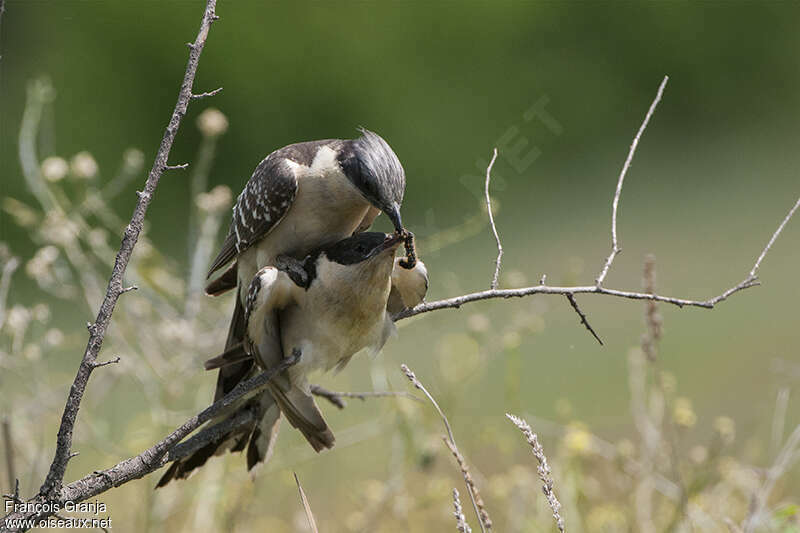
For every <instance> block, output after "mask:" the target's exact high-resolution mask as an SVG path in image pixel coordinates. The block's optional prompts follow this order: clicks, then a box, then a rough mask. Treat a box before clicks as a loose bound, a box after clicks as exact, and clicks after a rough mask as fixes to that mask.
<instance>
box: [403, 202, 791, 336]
mask: <svg viewBox="0 0 800 533" xmlns="http://www.w3.org/2000/svg"><path fill="white" fill-rule="evenodd" d="M798 207H800V198H798V200H797V202H796V203H795V204H794V206H793V207H792V208H791V209H790V210H789V213H788V214H787V215H786V217H784V219H783V221H782V222H781V223H780V225H779V226H778V229H777V230H775V233H773V234H772V237H771V238H770V240H769V242H768V243H767V246H766V247H764V250H763V251H762V252H761V255H759V257H758V260H756V264H755V265H754V266H753V269H752V270H751V271H750V272H749V273H748V275H747V277H746V278H745V279H744V280H742V281H741V282H740V283H739V284H737V285H734V286H733V287H731V288H729V289H727V290H726V291H724V292H722V293H721V294H719V295H717V296H714V297H713V298H709V299H708V300H689V299H685V298H675V297H672V296H662V295H659V294H654V293H650V292H635V291H621V290H617V289H607V288H605V287H603V286H600V285H586V286H574V287H554V286H550V285H545V284H544V283H541V282H540V284H539V285H536V286H532V287H521V288H518V289H490V290H487V291H480V292H473V293H469V294H463V295H461V296H455V297H453V298H446V299H444V300H436V301H433V302H423V303H421V304H419V305H418V306H416V307H414V308H413V309H408V310H405V311H402V312H400V313H398V314H397V315H396V316H395V317H394V319H395V321H397V320H402V319H404V318H408V317H412V316H416V315H419V314H422V313H428V312H430V311H436V310H439V309H458V308H460V307H461V306H462V305H464V304H468V303H472V302H477V301H481V300H493V299H496V298H522V297H524V296H531V295H533V294H560V295H563V296H566V295H567V294H573V295H574V294H605V295H606V296H616V297H618V298H628V299H631V300H652V301H655V302H664V303H668V304H672V305H676V306H678V307H684V306H687V307H702V308H704V309H713V308H714V306H715V305H717V304H718V303H720V302H723V301H725V300H727V299H728V297H729V296H731V295H733V294H736V293H737V292H739V291H743V290H745V289H749V288H750V287H755V286H757V285H761V282H760V281H759V280H758V277H757V275H756V273H757V271H758V268H759V267H760V266H761V262H762V261H763V260H764V257H765V256H766V254H767V252H768V251H769V250H770V249H771V248H772V245H773V244H774V243H775V240H776V239H777V238H778V235H780V234H781V232H782V231H783V228H784V227H786V224H787V223H788V222H789V220H790V219H791V218H792V216H793V215H794V213H795V212H796V211H797V209H798ZM541 281H545V278H544V277H542V280H541Z"/></svg>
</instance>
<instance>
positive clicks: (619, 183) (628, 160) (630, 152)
mask: <svg viewBox="0 0 800 533" xmlns="http://www.w3.org/2000/svg"><path fill="white" fill-rule="evenodd" d="M667 80H669V76H664V79H663V80H662V81H661V85H659V87H658V92H657V93H656V97H655V99H654V100H653V103H652V104H650V109H648V110H647V114H646V115H645V116H644V121H643V122H642V125H641V126H639V131H638V132H637V133H636V137H634V138H633V142H632V143H631V148H630V150H628V157H627V158H626V159H625V164H624V165H623V166H622V171H621V172H620V173H619V179H618V180H617V190H616V191H615V192H614V201H613V202H612V204H611V253H610V254H608V257H607V258H606V262H605V264H604V265H603V270H601V271H600V275H599V276H597V279H596V280H595V281H596V282H597V286H598V287H600V286H601V285H602V284H603V281H604V280H605V279H606V274H608V269H609V268H611V263H613V262H614V258H615V257H616V256H617V254H618V253H619V252H620V248H619V242H618V240H617V207H618V206H619V196H620V194H622V182H623V181H625V174H627V173H628V169H629V168H630V166H631V161H632V160H633V154H635V153H636V147H637V146H638V145H639V139H640V138H641V137H642V134H643V133H644V130H645V128H646V127H647V123H648V122H650V117H652V116H653V112H654V111H655V110H656V106H657V105H658V102H660V101H661V95H662V94H664V87H666V85H667Z"/></svg>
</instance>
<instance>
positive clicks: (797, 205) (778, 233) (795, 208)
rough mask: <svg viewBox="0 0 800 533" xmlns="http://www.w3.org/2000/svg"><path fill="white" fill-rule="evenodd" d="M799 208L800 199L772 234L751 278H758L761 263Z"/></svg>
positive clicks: (751, 273)
mask: <svg viewBox="0 0 800 533" xmlns="http://www.w3.org/2000/svg"><path fill="white" fill-rule="evenodd" d="M798 207H800V198H798V199H797V202H795V204H794V207H792V208H791V209H790V210H789V212H788V213H787V214H786V216H785V217H784V218H783V221H782V222H781V223H780V225H779V226H778V229H776V230H775V233H773V234H772V237H771V238H770V240H769V242H768V243H767V245H766V246H765V247H764V249H763V250H762V251H761V255H759V256H758V259H756V264H754V265H753V269H752V270H751V271H750V278H752V279H755V278H756V277H757V273H758V268H759V267H760V266H761V261H763V260H764V256H766V255H767V252H769V249H770V248H772V245H773V243H774V242H775V239H777V238H778V235H780V234H781V232H782V231H783V228H784V227H785V226H786V224H787V223H788V222H789V220H790V219H791V218H792V216H793V215H794V213H795V211H797V208H798Z"/></svg>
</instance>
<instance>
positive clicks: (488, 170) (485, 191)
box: [483, 148, 503, 290]
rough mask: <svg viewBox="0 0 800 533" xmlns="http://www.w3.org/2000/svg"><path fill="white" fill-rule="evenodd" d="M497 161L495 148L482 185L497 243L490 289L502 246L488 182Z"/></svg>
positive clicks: (492, 286) (497, 268) (494, 280)
mask: <svg viewBox="0 0 800 533" xmlns="http://www.w3.org/2000/svg"><path fill="white" fill-rule="evenodd" d="M496 159H497V148H495V149H494V153H493V154H492V160H491V161H489V166H487V167H486V182H485V183H484V185H483V191H484V193H485V194H486V211H488V212H489V225H490V226H491V227H492V233H493V234H494V240H495V242H496V243H497V259H495V261H494V276H492V285H491V289H492V290H494V289H496V288H497V278H499V277H500V263H501V261H502V260H503V245H502V244H501V243H500V235H499V234H498V233H497V226H496V225H495V223H494V213H492V197H491V196H490V195H489V182H490V181H492V167H493V166H494V162H495V160H496Z"/></svg>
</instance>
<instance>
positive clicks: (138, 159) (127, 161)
mask: <svg viewBox="0 0 800 533" xmlns="http://www.w3.org/2000/svg"><path fill="white" fill-rule="evenodd" d="M122 161H123V164H124V165H125V166H126V167H128V168H129V169H131V170H138V169H140V168H142V166H143V165H144V152H142V151H141V150H139V149H138V148H128V149H127V150H125V153H123V154H122Z"/></svg>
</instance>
